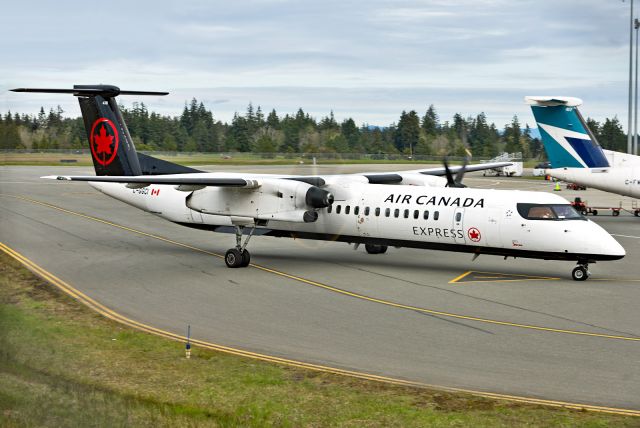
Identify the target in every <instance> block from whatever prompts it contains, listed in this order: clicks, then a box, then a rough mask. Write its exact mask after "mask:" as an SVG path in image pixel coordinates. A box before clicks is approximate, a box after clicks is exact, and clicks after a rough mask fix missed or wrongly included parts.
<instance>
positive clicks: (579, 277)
mask: <svg viewBox="0 0 640 428" xmlns="http://www.w3.org/2000/svg"><path fill="white" fill-rule="evenodd" d="M590 275H591V272H589V264H587V263H582V262H578V266H576V267H575V268H573V271H571V277H572V278H573V280H574V281H586V280H587V279H588V278H589V276H590Z"/></svg>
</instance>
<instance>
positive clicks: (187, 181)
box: [40, 175, 260, 189]
mask: <svg viewBox="0 0 640 428" xmlns="http://www.w3.org/2000/svg"><path fill="white" fill-rule="evenodd" d="M40 178H47V179H49V180H63V181H91V182H94V183H127V184H130V183H140V184H146V185H151V184H168V185H176V186H182V185H192V186H215V187H245V188H252V189H253V188H256V187H260V182H259V181H258V180H245V179H243V178H227V177H184V176H175V177H167V176H164V177H163V176H157V175H155V176H154V175H147V176H127V175H123V176H113V175H101V176H92V175H47V176H45V177H40Z"/></svg>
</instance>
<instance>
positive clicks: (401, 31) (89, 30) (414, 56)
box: [0, 0, 640, 127]
mask: <svg viewBox="0 0 640 428" xmlns="http://www.w3.org/2000/svg"><path fill="white" fill-rule="evenodd" d="M639 6H640V5H639ZM638 8H639V9H640V7H638ZM628 43H629V3H628V1H627V3H623V2H622V1H620V0H531V1H529V0H517V1H513V0H511V1H506V0H462V1H456V0H448V1H444V0H438V1H384V2H383V1H376V0H367V1H351V2H345V1H321V2H310V1H287V0H260V1H246V0H245V1H239V2H230V1H205V0H202V1H186V0H185V1H162V0H156V1H132V0H128V1H113V0H112V1H101V2H95V1H87V0H85V1H44V0H43V1H30V0H20V1H13V2H5V3H4V4H3V7H2V13H0V46H1V48H0V52H1V53H2V55H1V56H0V111H2V112H6V111H7V110H8V109H10V110H12V111H19V112H26V113H35V112H37V110H38V109H39V107H40V105H44V106H45V109H48V108H50V107H55V106H56V105H57V104H60V105H61V106H62V107H63V108H64V110H65V112H66V113H65V114H66V115H69V116H77V115H79V114H80V111H79V108H78V106H77V101H76V100H75V99H73V98H72V97H71V96H64V95H40V94H14V93H10V92H7V90H8V89H10V88H14V87H28V86H32V87H63V88H64V87H71V86H72V85H73V84H74V83H75V84H78V83H80V84H87V83H109V84H114V85H116V86H119V87H120V88H122V89H134V90H166V91H169V92H171V95H169V96H167V97H164V98H161V97H148V98H145V99H144V102H145V103H146V104H147V105H148V106H149V108H150V109H152V110H155V111H159V112H162V113H163V114H170V115H177V114H180V112H181V111H182V108H183V106H184V103H185V100H190V99H191V98H193V97H195V98H197V99H198V100H201V101H203V102H204V103H205V105H206V106H207V107H208V108H210V109H212V110H213V112H214V116H215V117H216V118H217V119H220V120H223V121H229V120H230V119H231V117H232V116H233V112H234V111H241V112H243V111H244V110H245V109H246V106H247V104H248V103H249V102H252V103H253V104H254V105H261V106H262V108H263V110H264V111H269V110H271V109H272V108H275V109H276V110H277V111H278V113H281V114H284V113H287V112H289V113H291V112H295V110H296V109H297V108H298V107H302V108H303V109H304V110H305V111H307V112H309V113H310V114H311V115H312V116H314V117H316V118H320V117H322V116H325V115H327V114H328V113H329V112H330V111H331V110H333V111H334V113H335V115H336V118H338V119H339V120H341V119H343V118H345V117H353V118H354V119H355V120H356V122H357V123H359V124H360V123H369V124H374V125H388V124H390V123H392V122H396V121H397V120H398V117H399V115H400V112H401V111H402V110H407V111H408V110H412V109H413V110H416V111H418V113H419V114H420V115H422V114H423V113H424V111H425V110H426V108H427V107H428V105H429V104H434V105H435V106H436V108H437V110H438V112H439V114H440V116H441V119H442V120H447V119H450V118H451V116H452V115H453V113H455V112H460V113H462V114H463V115H465V116H466V115H471V114H473V115H475V114H477V113H479V112H481V111H484V112H485V113H486V114H487V116H488V119H489V121H492V122H495V123H496V124H497V125H498V126H500V127H501V126H503V125H504V124H505V122H508V121H510V119H511V117H512V115H513V114H514V113H517V114H518V116H519V117H520V118H521V121H522V122H529V123H530V124H533V117H532V116H531V113H530V112H529V110H528V108H527V107H526V106H525V105H524V104H523V97H524V96H525V95H567V96H576V97H580V98H582V99H583V100H584V102H585V105H584V106H583V107H582V112H583V114H584V115H585V116H590V117H593V118H595V119H598V120H602V119H604V118H605V117H613V116H614V115H617V116H618V117H619V118H620V120H621V121H622V122H623V123H624V124H625V126H626V122H627V120H626V117H627V85H628V80H627V79H628V66H629V64H628V61H629V58H628V55H629V54H628V49H629V47H628ZM138 100H141V99H138ZM121 101H122V102H124V103H125V105H130V104H131V103H132V102H133V101H134V99H133V98H132V97H122V99H121Z"/></svg>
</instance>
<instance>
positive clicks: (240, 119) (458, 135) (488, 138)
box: [0, 99, 626, 159]
mask: <svg viewBox="0 0 640 428" xmlns="http://www.w3.org/2000/svg"><path fill="white" fill-rule="evenodd" d="M120 108H121V110H122V114H123V116H124V119H125V121H126V122H127V126H128V127H129V131H130V132H131V135H132V137H133V139H134V142H135V144H136V147H137V148H138V149H139V150H151V151H153V150H158V151H160V150H161V151H180V152H182V151H184V152H235V151H239V152H255V153H265V154H269V153H277V152H285V153H292V154H293V153H369V154H404V155H407V156H409V155H412V154H413V155H434V156H444V155H453V156H465V155H466V153H467V151H469V152H471V153H472V154H473V155H474V156H475V157H476V158H491V157H494V156H495V155H497V154H498V153H501V152H505V151H506V152H509V153H514V152H521V153H522V155H523V156H524V157H525V158H540V159H542V158H543V157H544V150H543V149H542V144H541V142H540V140H539V139H537V138H533V137H532V135H531V130H530V129H529V126H528V125H527V124H525V126H524V127H523V126H522V125H521V124H520V121H519V120H518V117H517V116H514V117H513V119H512V121H511V122H510V123H509V124H507V125H506V126H505V127H504V128H503V129H498V128H497V127H496V126H495V124H493V123H489V122H488V121H487V117H486V115H485V114H484V113H480V114H478V115H476V116H475V117H466V118H465V117H463V116H462V115H460V114H458V113H456V114H455V115H454V116H453V118H452V120H451V121H448V120H445V121H441V120H440V118H439V116H438V113H437V111H436V108H435V107H434V106H433V105H430V106H429V107H428V108H427V109H426V111H425V112H424V114H422V115H420V114H418V112H416V111H414V110H412V111H409V112H406V111H403V112H402V114H401V115H400V117H399V120H398V122H397V123H393V124H391V125H389V126H387V127H377V126H367V125H362V126H357V125H356V123H355V121H354V120H353V119H351V118H349V119H345V120H343V121H342V122H340V123H338V122H337V121H336V119H335V118H334V115H333V112H331V113H330V114H329V115H328V116H326V117H323V118H321V119H320V120H316V119H315V118H313V117H311V116H310V115H309V114H308V113H305V112H304V111H303V110H302V109H299V110H298V111H297V112H296V113H295V114H285V115H284V116H279V115H278V113H277V112H276V111H275V110H272V111H271V112H269V113H268V114H265V113H264V112H263V111H262V109H261V108H260V107H259V106H258V107H257V108H254V106H253V105H251V104H249V106H248V107H247V110H246V112H244V114H239V113H236V114H235V115H234V117H233V119H232V120H231V123H223V122H221V121H219V120H216V119H215V118H214V116H213V113H212V112H211V110H208V109H207V108H206V107H205V106H204V104H203V103H202V102H198V101H197V100H196V99H193V100H191V102H190V103H189V104H185V107H184V110H183V111H182V114H181V115H180V116H176V117H172V116H163V115H160V114H158V113H155V112H149V110H148V109H147V107H146V106H145V104H144V103H133V105H132V106H131V108H127V107H125V106H122V105H121V106H120ZM63 113H64V112H63V111H62V109H61V108H60V107H59V106H58V107H57V109H55V110H54V109H51V110H50V111H49V113H46V112H45V110H44V108H41V109H40V112H39V113H38V114H37V115H27V114H18V113H11V112H7V113H6V114H4V115H0V149H34V150H45V149H76V148H77V149H83V148H86V147H87V144H86V131H85V129H84V124H83V122H82V119H81V118H65V117H63ZM587 122H588V124H589V127H590V128H591V130H592V131H593V133H594V134H595V135H596V137H597V138H598V140H599V142H600V144H601V145H602V146H603V147H604V148H608V149H611V150H618V151H624V150H625V148H626V135H625V133H624V131H623V130H622V126H621V125H620V122H619V121H618V119H617V118H615V117H614V118H613V119H606V120H605V121H604V122H603V123H598V122H597V121H595V120H593V119H587Z"/></svg>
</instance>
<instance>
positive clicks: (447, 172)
mask: <svg viewBox="0 0 640 428" xmlns="http://www.w3.org/2000/svg"><path fill="white" fill-rule="evenodd" d="M442 164H443V165H444V175H446V176H447V187H456V182H455V181H454V180H453V175H451V170H450V169H449V162H448V161H447V158H446V157H445V158H444V159H442Z"/></svg>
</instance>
